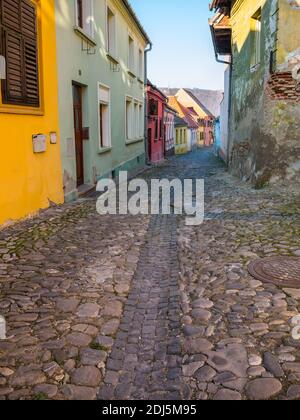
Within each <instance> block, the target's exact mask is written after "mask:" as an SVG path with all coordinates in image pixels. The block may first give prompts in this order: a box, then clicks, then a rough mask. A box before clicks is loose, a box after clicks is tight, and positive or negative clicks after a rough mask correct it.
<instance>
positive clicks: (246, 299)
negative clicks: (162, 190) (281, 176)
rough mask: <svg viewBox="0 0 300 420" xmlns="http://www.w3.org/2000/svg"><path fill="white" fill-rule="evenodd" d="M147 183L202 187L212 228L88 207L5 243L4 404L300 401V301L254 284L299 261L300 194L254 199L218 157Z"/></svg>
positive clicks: (0, 272) (184, 161)
mask: <svg viewBox="0 0 300 420" xmlns="http://www.w3.org/2000/svg"><path fill="white" fill-rule="evenodd" d="M144 177H145V179H146V180H148V181H149V180H150V179H151V178H152V177H155V178H159V177H160V178H165V177H167V178H170V179H172V178H174V177H180V178H202V177H204V178H205V181H206V219H205V222H204V224H203V225H202V226H200V227H199V226H198V227H191V226H186V224H185V221H184V218H183V217H179V216H177V217H175V216H173V215H170V216H152V217H148V216H139V217H131V216H105V217H104V216H99V215H97V214H96V212H95V199H94V198H90V199H87V200H83V201H80V202H77V203H75V204H71V205H65V206H62V207H58V208H53V209H49V210H46V211H44V212H42V213H41V215H40V216H38V217H35V218H33V219H31V220H28V221H25V222H22V223H19V224H16V225H14V226H12V227H9V228H6V229H3V230H2V231H0V314H1V315H4V316H5V318H6V320H7V327H8V331H7V332H8V339H7V340H4V341H0V399H11V400H13V399H71V400H72V399H96V398H100V399H156V398H158V399H198V400H203V399H215V400H220V399H236V400H238V399H300V341H296V340H293V339H292V336H291V329H292V326H291V324H290V320H291V318H292V317H293V316H294V315H298V313H299V309H300V289H299V290H295V289H280V288H278V287H276V286H274V285H271V284H262V283H260V282H259V281H256V280H254V279H253V278H252V277H251V276H250V275H249V274H248V271H247V265H248V263H249V261H252V260H253V259H255V258H257V257H263V256H273V255H294V256H299V257H300V243H299V234H300V222H299V207H300V198H299V185H297V186H296V185H289V184H288V183H287V184H286V185H281V186H276V187H270V188H266V189H264V190H261V191H254V190H252V189H250V188H249V186H247V185H246V184H245V183H243V182H239V181H237V180H236V179H234V178H233V177H231V176H230V175H229V174H228V173H227V172H226V170H225V168H224V167H223V165H222V164H221V163H220V162H219V161H218V160H217V159H216V158H214V156H213V155H212V153H211V151H210V150H201V151H197V152H195V153H192V154H189V155H186V156H183V157H180V158H174V159H171V160H170V161H168V162H167V163H165V164H163V165H161V166H158V167H157V168H153V169H151V170H149V171H147V172H146V173H145V175H144Z"/></svg>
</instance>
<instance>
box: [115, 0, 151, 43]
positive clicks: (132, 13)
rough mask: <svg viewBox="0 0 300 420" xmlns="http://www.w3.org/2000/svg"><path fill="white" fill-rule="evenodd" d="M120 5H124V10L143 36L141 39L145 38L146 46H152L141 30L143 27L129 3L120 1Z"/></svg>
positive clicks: (145, 33) (144, 32)
mask: <svg viewBox="0 0 300 420" xmlns="http://www.w3.org/2000/svg"><path fill="white" fill-rule="evenodd" d="M122 3H123V5H124V7H125V9H126V10H127V12H128V13H129V15H130V16H131V17H132V19H133V20H134V22H135V23H136V25H137V27H138V28H139V31H140V32H141V34H142V35H143V37H144V38H145V40H146V41H147V43H148V44H152V42H151V40H150V38H149V36H148V35H147V32H146V31H145V29H144V28H143V25H142V24H141V21H140V20H139V18H138V17H137V15H136V13H135V11H134V10H133V8H132V6H131V4H130V2H129V1H128V0H122Z"/></svg>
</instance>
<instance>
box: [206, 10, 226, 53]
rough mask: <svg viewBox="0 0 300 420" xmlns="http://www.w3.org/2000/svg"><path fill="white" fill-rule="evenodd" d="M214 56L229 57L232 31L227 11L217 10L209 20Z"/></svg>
mask: <svg viewBox="0 0 300 420" xmlns="http://www.w3.org/2000/svg"><path fill="white" fill-rule="evenodd" d="M209 25H210V29H211V33H212V38H213V44H214V48H215V52H216V55H218V54H219V55H230V54H231V52H232V48H231V37H232V29H231V22H230V16H229V13H228V10H227V11H226V10H225V9H219V10H218V12H217V13H216V15H215V16H214V17H213V18H211V19H210V20H209Z"/></svg>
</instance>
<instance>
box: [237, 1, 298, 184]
mask: <svg viewBox="0 0 300 420" xmlns="http://www.w3.org/2000/svg"><path fill="white" fill-rule="evenodd" d="M238 3H239V7H236V8H235V6H233V16H232V23H233V40H234V45H233V78H232V109H231V118H230V137H231V144H230V166H231V170H232V172H233V173H234V174H235V175H237V176H239V177H240V178H241V179H243V180H245V181H250V182H251V183H252V184H253V185H254V186H255V187H256V188H261V187H263V186H264V185H266V184H267V183H269V182H277V181H279V180H282V179H290V178H293V177H295V176H297V174H298V173H299V171H300V130H299V128H300V127H299V122H300V84H299V83H298V82H299V80H298V70H297V69H298V67H297V66H298V65H299V63H300V51H299V49H297V48H296V44H293V41H291V42H290V44H289V50H287V47H286V46H287V45H288V44H286V39H288V38H289V39H290V40H291V39H293V33H294V32H295V33H296V32H297V28H298V27H299V25H300V9H299V8H297V7H296V6H295V4H294V2H288V1H286V0H280V1H279V2H278V1H276V0H269V1H265V0H264V1H259V0H256V1H251V2H250V1H248V0H244V1H242V2H241V1H239V2H238ZM278 6H279V8H278ZM259 7H261V8H262V41H261V42H262V53H261V62H260V64H259V65H258V66H256V67H254V68H253V67H251V63H250V59H249V57H251V48H253V41H252V39H251V37H252V36H253V34H251V32H250V31H248V35H247V36H246V34H245V25H246V20H247V19H249V21H250V19H251V16H253V14H254V13H255V11H256V10H258V9H259ZM295 17H296V18H297V19H295ZM289 22H290V23H292V24H288V23H289ZM296 23H298V26H297V27H296ZM249 27H250V24H249ZM296 38H297V37H296ZM295 42H297V39H296V41H295ZM294 47H295V48H294ZM298 47H299V44H298ZM293 48H294V50H293Z"/></svg>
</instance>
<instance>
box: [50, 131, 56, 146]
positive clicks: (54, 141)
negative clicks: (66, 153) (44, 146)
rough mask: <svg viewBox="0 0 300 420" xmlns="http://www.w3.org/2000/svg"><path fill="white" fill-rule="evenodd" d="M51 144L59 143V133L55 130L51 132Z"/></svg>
mask: <svg viewBox="0 0 300 420" xmlns="http://www.w3.org/2000/svg"><path fill="white" fill-rule="evenodd" d="M50 144H57V133H56V132H54V131H52V132H51V133H50Z"/></svg>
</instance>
